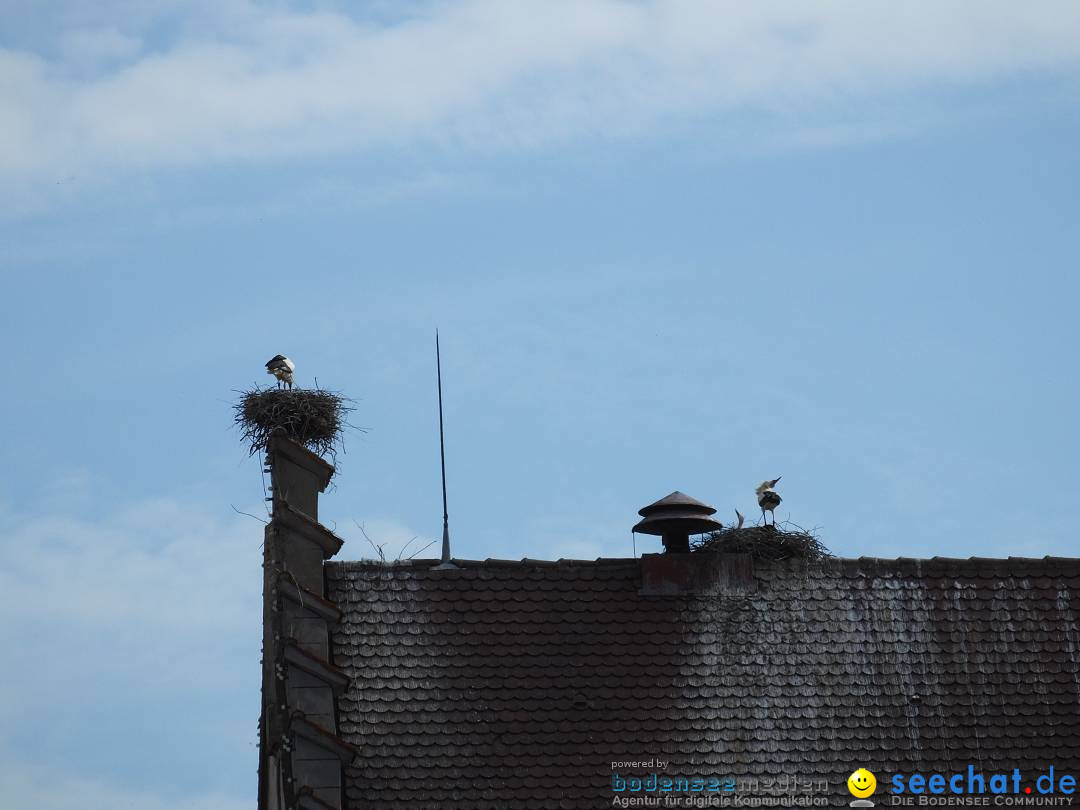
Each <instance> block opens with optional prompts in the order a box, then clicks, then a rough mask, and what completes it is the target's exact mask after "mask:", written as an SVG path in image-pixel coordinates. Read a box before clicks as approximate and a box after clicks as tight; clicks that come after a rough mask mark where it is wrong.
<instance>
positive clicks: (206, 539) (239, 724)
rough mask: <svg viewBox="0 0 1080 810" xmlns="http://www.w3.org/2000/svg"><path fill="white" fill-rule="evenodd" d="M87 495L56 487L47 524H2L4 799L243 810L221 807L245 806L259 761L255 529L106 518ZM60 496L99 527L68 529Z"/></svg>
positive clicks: (236, 521) (175, 507)
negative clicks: (232, 793) (196, 775)
mask: <svg viewBox="0 0 1080 810" xmlns="http://www.w3.org/2000/svg"><path fill="white" fill-rule="evenodd" d="M88 487H89V488H91V489H92V484H87V482H86V481H84V480H81V479H80V478H79V477H78V476H75V477H74V478H70V477H69V478H66V479H65V480H63V481H61V482H60V483H59V485H58V486H56V487H52V488H49V489H48V490H47V491H46V493H45V496H44V497H43V498H42V499H39V503H40V505H43V506H48V507H49V508H50V511H49V512H33V513H25V512H22V513H20V512H14V511H12V510H10V509H0V522H2V523H3V525H4V540H3V546H4V548H3V555H2V559H3V562H2V564H0V615H3V617H4V621H3V623H2V624H0V644H3V646H4V648H5V649H7V650H9V651H10V653H11V655H10V656H9V658H8V661H7V666H6V668H5V678H6V682H7V683H8V685H9V687H10V688H9V689H8V690H6V692H5V694H4V695H3V696H2V697H0V728H2V729H3V730H2V732H0V752H3V751H4V750H5V749H6V750H7V751H9V752H12V754H11V755H10V756H3V757H0V760H3V762H4V764H3V765H2V766H0V780H2V783H3V784H4V795H5V798H6V800H7V802H8V803H9V804H10V806H13V807H35V808H48V809H51V808H56V809H57V810H60V808H63V810H75V808H97V807H139V808H153V809H154V810H157V808H162V810H164V809H165V808H198V809H201V808H211V807H213V808H219V807H221V808H225V807H231V806H238V804H239V803H238V802H237V801H234V800H231V799H229V798H227V797H226V796H225V795H220V796H219V795H217V794H220V793H224V794H227V793H228V792H229V791H228V787H229V786H236V790H237V791H243V792H246V788H249V787H251V777H250V773H251V769H252V768H253V767H254V763H255V758H256V749H255V742H256V731H255V721H256V718H257V716H258V705H259V660H258V656H259V644H260V641H261V632H260V629H259V628H260V621H261V596H260V594H261V586H262V581H261V577H262V568H261V562H262V555H261V550H260V543H261V538H262V530H261V527H259V526H258V525H257V524H256V523H255V521H253V520H251V519H250V518H241V517H238V516H236V515H234V514H233V513H232V512H231V511H229V512H227V515H215V514H212V513H209V512H208V511H207V510H206V509H203V508H199V507H198V506H195V505H192V504H188V503H182V502H180V501H176V500H172V499H164V498H162V499H150V500H146V501H143V502H140V503H136V504H133V505H131V506H129V507H127V508H124V509H121V510H119V511H115V512H114V511H111V510H102V508H101V505H102V503H103V499H102V498H100V497H99V498H94V499H88V497H87V490H88ZM65 492H75V493H76V495H77V497H76V498H74V499H73V502H72V504H69V505H68V508H69V509H72V508H74V509H75V510H76V511H81V509H83V508H86V507H87V505H88V504H89V506H90V507H91V508H93V509H97V510H98V513H97V514H94V512H92V511H89V512H88V513H89V514H91V515H93V517H91V518H86V517H80V516H77V515H76V514H71V513H67V514H65V512H64V511H63V509H62V507H61V506H60V505H59V503H58V499H59V498H60V497H61V496H62V495H63V493H65ZM57 509H59V510H60V511H53V510H57ZM102 751H104V752H108V754H107V758H106V759H104V760H102V758H101V756H100V752H102ZM12 757H14V758H15V759H17V760H18V761H17V762H12ZM192 771H205V773H207V777H206V778H205V779H203V780H201V781H195V782H193V781H192V780H191V779H190V777H189V776H186V775H184V774H190V772H192ZM151 785H152V786H154V788H153V789H151V788H150V787H148V786H151ZM211 792H212V793H214V794H215V795H213V796H210V795H208V794H209V793H211ZM247 803H250V799H249V800H248V802H247Z"/></svg>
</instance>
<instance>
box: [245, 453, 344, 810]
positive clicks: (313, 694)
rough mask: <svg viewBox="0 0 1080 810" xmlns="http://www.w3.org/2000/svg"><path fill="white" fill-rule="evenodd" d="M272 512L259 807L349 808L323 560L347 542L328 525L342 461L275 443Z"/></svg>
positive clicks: (266, 556) (334, 612) (270, 457)
mask: <svg viewBox="0 0 1080 810" xmlns="http://www.w3.org/2000/svg"><path fill="white" fill-rule="evenodd" d="M266 466H267V467H268V468H269V470H270V480H271V490H272V498H271V500H272V502H273V513H272V519H271V521H270V523H269V524H268V525H267V527H266V533H265V543H264V552H263V657H262V669H263V677H262V714H261V716H260V719H259V810H327V808H333V809H334V810H342V807H343V802H344V798H343V794H344V778H343V769H344V767H345V766H346V765H348V764H349V763H350V762H351V761H352V758H353V756H354V755H355V753H356V751H355V749H354V748H353V747H352V746H351V745H349V744H348V743H346V742H345V741H344V740H342V739H341V738H340V737H339V736H338V734H337V711H336V698H337V696H338V695H340V694H341V692H342V691H343V690H344V689H345V688H346V686H347V685H348V678H346V677H345V675H344V673H342V672H341V670H339V669H338V668H337V667H335V666H334V664H333V661H332V660H331V654H330V628H331V626H332V625H334V624H335V623H337V622H338V621H339V620H340V618H341V611H340V610H338V608H337V606H336V605H334V604H333V603H332V602H329V601H327V599H326V598H325V593H326V589H325V581H324V578H323V563H324V562H325V561H326V560H328V559H329V558H330V557H332V556H334V555H335V554H336V553H337V552H338V550H339V549H340V548H341V544H342V543H341V540H340V538H338V537H337V536H336V535H334V533H333V532H331V531H330V530H329V529H327V528H326V527H325V526H323V525H322V524H321V523H319V520H318V517H319V493H320V492H322V491H323V490H325V489H326V486H327V484H329V483H330V478H331V477H332V476H333V474H334V468H333V466H331V465H330V464H328V463H327V462H326V461H324V460H323V459H322V458H320V457H319V456H317V455H315V454H314V453H312V452H311V451H310V450H307V449H306V448H304V447H302V446H301V445H299V444H297V443H295V442H293V441H291V440H289V439H285V438H281V437H275V438H273V439H271V440H270V442H269V443H268V444H267V448H266Z"/></svg>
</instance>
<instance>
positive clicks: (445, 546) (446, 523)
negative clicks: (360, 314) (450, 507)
mask: <svg viewBox="0 0 1080 810" xmlns="http://www.w3.org/2000/svg"><path fill="white" fill-rule="evenodd" d="M435 369H436V374H437V376H438V380H439V462H440V464H441V465H442V565H447V564H449V563H450V515H449V513H448V512H447V511H446V439H445V438H444V435H443V407H442V356H441V355H440V353H439V330H438V329H436V330H435Z"/></svg>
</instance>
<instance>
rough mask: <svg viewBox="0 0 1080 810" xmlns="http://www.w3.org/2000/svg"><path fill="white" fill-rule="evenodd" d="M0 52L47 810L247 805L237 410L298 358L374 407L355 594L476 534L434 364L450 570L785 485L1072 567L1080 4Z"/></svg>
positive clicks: (549, 549)
mask: <svg viewBox="0 0 1080 810" xmlns="http://www.w3.org/2000/svg"><path fill="white" fill-rule="evenodd" d="M0 21H2V24H0V341H2V343H3V346H4V349H5V351H4V378H5V382H6V386H5V392H4V395H3V397H0V419H2V420H3V423H4V424H6V425H8V426H9V428H10V429H9V431H8V435H7V436H5V437H4V441H3V442H2V443H0V518H2V521H3V526H4V531H3V532H2V533H0V549H2V554H0V616H2V617H3V618H0V642H2V643H3V649H4V650H5V666H4V675H5V681H6V683H7V686H8V688H6V689H4V690H3V693H2V695H0V780H2V782H3V783H4V784H5V794H6V796H7V797H8V798H9V800H10V801H11V802H13V803H12V805H11V806H13V807H34V808H37V810H81V809H82V808H91V809H93V808H99V807H110V808H139V810H239V808H247V807H251V806H252V804H253V802H254V800H255V791H256V768H257V751H256V747H255V742H256V723H257V719H258V710H259V694H258V684H259V677H260V676H259V660H258V659H259V641H260V632H261V631H260V628H259V621H260V616H261V613H260V611H261V607H260V606H261V568H260V561H261V550H260V543H261V536H262V526H261V525H260V524H259V519H260V518H262V519H265V514H266V513H265V503H264V501H263V497H264V493H263V491H262V486H263V481H262V476H261V474H260V467H259V462H258V457H257V456H256V457H254V458H251V457H249V456H248V453H247V450H246V448H245V447H243V445H242V443H241V441H240V437H239V435H238V433H237V431H236V430H235V429H234V428H233V426H232V411H231V406H232V403H233V402H235V400H236V398H237V395H238V391H240V390H243V389H247V388H250V387H252V386H254V385H267V384H270V383H272V379H271V378H269V377H267V376H266V375H265V372H264V369H263V364H264V363H265V362H266V360H267V359H268V358H269V357H271V356H272V355H274V354H277V353H279V352H280V353H284V354H287V355H288V356H289V357H291V358H293V359H294V361H295V362H296V365H297V384H298V385H300V386H302V387H312V386H314V385H315V384H316V382H317V383H318V385H320V386H322V387H324V388H329V389H333V390H337V391H340V392H342V393H343V394H345V395H347V396H348V397H350V398H352V399H353V400H354V404H355V408H356V410H355V411H354V412H353V413H352V415H351V417H350V421H351V423H352V425H353V426H354V427H353V429H350V430H349V431H347V432H346V434H345V449H344V452H343V453H341V454H339V456H338V458H337V462H338V473H337V475H336V477H335V483H334V486H333V487H332V488H331V489H330V490H329V491H328V492H327V493H326V494H325V495H324V496H323V497H322V501H321V507H320V509H321V513H320V516H321V518H322V520H323V522H325V523H326V524H327V525H328V526H330V527H331V528H333V529H335V530H336V531H337V533H338V534H339V535H340V536H341V537H342V538H343V539H344V540H345V546H344V548H343V550H342V552H341V555H340V557H341V558H343V559H359V558H370V557H373V556H375V555H376V553H377V552H376V549H375V548H374V547H373V546H381V548H382V553H383V554H384V555H385V556H386V557H387V558H391V559H392V558H394V557H396V556H399V555H401V554H404V556H406V557H407V556H410V555H412V554H414V553H415V552H417V551H421V550H422V549H424V548H425V547H426V546H427V545H428V544H429V543H432V542H433V541H434V540H435V539H436V538H438V537H439V533H440V531H441V503H440V487H439V457H438V414H437V410H436V389H435V362H434V361H435V357H434V336H435V330H436V328H438V329H439V331H440V335H441V343H442V352H443V381H444V400H445V415H446V429H447V437H446V449H447V473H448V478H449V480H448V492H449V501H450V518H451V533H452V538H453V551H454V554H455V556H457V557H461V558H472V559H483V558H488V557H493V558H504V559H506V558H508V559H520V558H523V557H532V558H544V559H557V558H560V557H565V558H580V559H592V558H595V557H599V556H616V557H622V556H631V555H633V554H634V553H635V552H636V553H638V554H641V553H650V552H655V551H657V550H659V548H660V545H659V542H658V540H657V539H656V538H651V537H647V536H639V537H638V538H637V539H636V545H635V540H634V538H632V536H631V533H630V527H631V526H632V525H633V524H634V523H635V522H636V520H637V519H638V516H637V510H638V509H639V508H640V507H642V506H644V505H646V504H648V503H651V502H652V501H654V500H656V499H658V498H660V497H663V496H664V495H667V494H668V493H669V492H671V491H673V490H676V489H678V490H682V491H684V492H686V493H688V494H690V495H692V496H694V497H696V498H699V499H701V500H703V501H705V502H707V503H709V504H712V505H713V506H715V507H716V508H717V509H718V514H717V517H718V518H719V519H720V520H722V521H729V520H731V519H733V517H734V511H733V510H734V509H735V508H739V509H740V510H741V511H742V512H743V513H745V514H747V515H748V516H749V517H750V519H751V520H758V519H760V516H759V513H758V514H755V511H756V507H755V501H754V499H753V498H754V496H753V490H754V487H755V486H756V485H757V484H758V483H759V482H760V481H761V480H762V479H765V478H774V477H776V476H781V475H782V476H783V479H782V482H781V484H780V485H779V487H778V489H779V491H780V493H781V495H782V496H783V497H784V502H783V504H782V506H781V507H780V509H779V510H778V515H777V517H778V520H780V521H785V520H787V521H791V522H792V523H795V524H797V525H799V526H803V527H806V528H808V529H815V530H816V531H817V532H818V534H819V536H820V538H821V539H822V541H823V542H824V543H825V544H826V545H827V546H828V547H829V548H830V549H831V550H832V551H833V552H834V553H836V554H838V555H841V556H849V557H858V556H862V555H866V556H879V557H898V556H909V557H932V556H935V555H942V556H955V557H968V556H988V557H1001V556H1009V555H1016V556H1043V555H1066V556H1076V555H1077V554H1078V553H1080V544H1078V542H1077V535H1076V527H1077V526H1078V525H1080V499H1078V498H1077V497H1076V495H1075V493H1076V492H1077V491H1078V490H1080V470H1078V467H1077V464H1076V458H1077V454H1078V450H1080V431H1078V430H1077V427H1076V423H1075V409H1076V402H1077V400H1078V398H1080V384H1078V382H1077V374H1076V368H1077V364H1076V362H1075V360H1074V357H1073V352H1074V350H1075V347H1076V344H1077V338H1078V337H1080V327H1078V325H1077V322H1078V315H1077V301H1078V300H1080V280H1078V274H1077V270H1078V268H1080V261H1078V260H1080V243H1078V238H1077V227H1076V226H1077V222H1078V221H1080V194H1078V193H1077V189H1078V188H1080V159H1078V156H1080V150H1078V146H1077V145H1078V144H1080V6H1078V5H1077V4H1075V3H1073V2H1069V1H1068V0H1062V2H1030V3H1024V4H1018V3H1015V2H997V1H996V0H985V1H984V2H980V3H977V4H976V3H970V2H953V1H952V0H936V2H933V3H930V2H910V3H904V4H895V3H877V2H865V0H861V1H860V2H855V1H854V0H807V2H804V3H800V4H797V5H795V4H789V3H780V2H767V1H765V2H755V3H731V2H722V1H721V0H711V2H706V1H705V0H668V1H667V2H660V1H658V0H573V2H564V0H542V1H540V0H521V1H520V2H497V0H462V1H461V2H434V1H432V2H426V1H425V0H414V1H413V2H406V1H405V0H401V1H399V2H389V1H388V0H387V1H383V0H373V2H367V3H363V4H347V3H339V2H329V1H327V2H319V1H317V0H312V1H311V2H286V1H285V0H278V2H268V3H258V2H248V1H247V0H215V2H198V1H197V0H196V1H193V2H173V0H159V1H158V2H156V3H143V2H134V0H100V2H97V3H93V4H87V3H82V2H76V1H75V0H70V1H66V0H58V1H57V2H45V3H42V2H36V1H35V2H31V1H30V0H15V1H14V2H12V1H11V0H7V1H6V2H5V0H0ZM241 513H248V514H241ZM365 534H366V535H367V537H368V538H370V540H371V542H370V543H369V541H368V539H366V538H365ZM414 538H415V539H414ZM437 552H438V547H437V546H435V545H433V546H431V547H430V548H428V550H427V551H423V552H422V553H421V554H420V556H437Z"/></svg>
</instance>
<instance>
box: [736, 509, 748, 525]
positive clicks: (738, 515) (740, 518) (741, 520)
mask: <svg viewBox="0 0 1080 810" xmlns="http://www.w3.org/2000/svg"><path fill="white" fill-rule="evenodd" d="M735 517H736V518H738V522H737V523H736V524H735V528H736V529H741V528H742V525H743V523H745V522H746V518H745V517H744V516H743V513H742V512H740V511H739V510H738V509H736V510H735Z"/></svg>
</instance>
